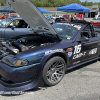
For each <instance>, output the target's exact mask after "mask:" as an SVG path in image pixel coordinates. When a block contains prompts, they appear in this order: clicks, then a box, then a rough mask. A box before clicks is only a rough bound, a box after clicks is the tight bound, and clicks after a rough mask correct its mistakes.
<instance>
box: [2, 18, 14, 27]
mask: <svg viewBox="0 0 100 100" xmlns="http://www.w3.org/2000/svg"><path fill="white" fill-rule="evenodd" d="M11 20H12V19H11V18H6V19H4V20H2V21H0V28H4V27H5V26H6V25H7V24H8V23H9V22H11Z"/></svg>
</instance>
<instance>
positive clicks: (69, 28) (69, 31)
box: [52, 23, 82, 40]
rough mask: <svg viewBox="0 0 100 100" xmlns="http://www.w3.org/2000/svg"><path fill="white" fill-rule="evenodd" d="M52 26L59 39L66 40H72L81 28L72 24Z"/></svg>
mask: <svg viewBox="0 0 100 100" xmlns="http://www.w3.org/2000/svg"><path fill="white" fill-rule="evenodd" d="M52 26H53V28H54V29H55V31H56V32H57V34H58V35H59V36H60V37H61V38H65V39H68V40H73V38H74V37H75V35H76V34H77V33H78V32H79V30H80V29H81V27H82V25H77V24H72V23H55V24H53V25H52Z"/></svg>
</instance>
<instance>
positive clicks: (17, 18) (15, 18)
mask: <svg viewBox="0 0 100 100" xmlns="http://www.w3.org/2000/svg"><path fill="white" fill-rule="evenodd" d="M8 18H11V19H13V20H22V18H21V17H8Z"/></svg>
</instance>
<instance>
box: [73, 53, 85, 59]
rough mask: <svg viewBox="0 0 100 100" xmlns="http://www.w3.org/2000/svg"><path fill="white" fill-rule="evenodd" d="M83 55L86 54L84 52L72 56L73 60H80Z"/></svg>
mask: <svg viewBox="0 0 100 100" xmlns="http://www.w3.org/2000/svg"><path fill="white" fill-rule="evenodd" d="M85 54H86V52H84V53H79V54H76V55H74V56H73V59H76V58H80V57H82V56H85Z"/></svg>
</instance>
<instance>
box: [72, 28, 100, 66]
mask: <svg viewBox="0 0 100 100" xmlns="http://www.w3.org/2000/svg"><path fill="white" fill-rule="evenodd" d="M89 31H90V34H88V35H91V36H90V37H89V36H88V39H87V40H85V39H84V40H81V41H76V44H77V45H75V46H74V53H73V59H72V63H73V64H76V63H77V62H78V63H79V62H84V61H87V60H90V59H93V58H96V57H98V56H99V55H100V52H99V51H100V37H95V36H92V34H91V33H92V31H91V30H89ZM88 33H89V32H88Z"/></svg>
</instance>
